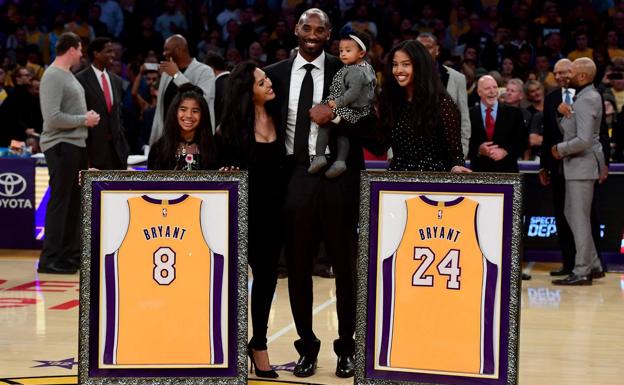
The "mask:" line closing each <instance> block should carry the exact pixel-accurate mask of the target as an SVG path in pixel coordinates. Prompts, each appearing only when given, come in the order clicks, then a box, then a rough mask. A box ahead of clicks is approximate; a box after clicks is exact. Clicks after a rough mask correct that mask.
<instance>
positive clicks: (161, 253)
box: [154, 247, 176, 285]
mask: <svg viewBox="0 0 624 385" xmlns="http://www.w3.org/2000/svg"><path fill="white" fill-rule="evenodd" d="M175 257H176V254H175V251H173V250H171V249H170V248H169V247H159V248H158V250H156V251H155V252H154V281H156V282H157V283H158V284H159V285H169V284H170V283H171V282H173V280H174V279H175V275H176V270H175Z"/></svg>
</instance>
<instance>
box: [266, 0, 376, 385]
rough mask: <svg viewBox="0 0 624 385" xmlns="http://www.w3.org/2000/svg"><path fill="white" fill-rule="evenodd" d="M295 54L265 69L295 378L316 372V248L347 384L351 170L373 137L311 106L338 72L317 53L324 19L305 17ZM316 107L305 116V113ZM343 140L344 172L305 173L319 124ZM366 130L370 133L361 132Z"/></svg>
mask: <svg viewBox="0 0 624 385" xmlns="http://www.w3.org/2000/svg"><path fill="white" fill-rule="evenodd" d="M295 35H296V36H297V38H298V41H299V52H298V54H297V55H296V56H295V57H293V58H290V59H286V60H283V61H281V62H278V63H275V64H273V65H271V66H269V67H267V68H266V69H265V71H266V73H267V75H268V76H269V78H270V79H271V81H272V82H273V89H274V90H275V94H276V99H275V100H274V103H276V104H275V106H276V108H280V109H281V114H282V126H281V127H280V129H281V130H284V131H283V132H282V135H280V136H281V137H283V138H284V140H285V143H284V144H285V146H286V153H287V155H288V156H287V166H286V167H287V175H288V187H287V195H286V202H285V221H286V240H285V254H286V261H287V265H288V292H289V295H290V305H291V309H292V313H293V318H294V320H295V325H296V327H297V334H298V335H299V337H300V339H299V340H297V341H295V348H296V349H297V352H298V353H299V355H300V358H299V361H298V362H297V365H296V367H295V370H294V374H295V376H298V377H308V376H311V375H313V374H314V372H315V370H316V361H317V355H318V352H319V348H320V341H319V340H318V339H317V338H316V335H315V334H314V331H313V330H312V267H313V261H314V257H315V255H316V252H317V250H318V245H319V242H320V241H323V242H324V244H325V248H326V250H327V254H328V256H329V258H330V260H331V262H332V267H333V270H334V273H335V275H336V308H337V309H336V310H337V313H338V336H339V338H338V339H337V340H335V341H334V351H335V353H336V354H337V356H338V362H337V365H336V375H337V376H339V377H351V376H353V372H354V362H353V354H354V350H355V342H354V339H353V334H354V332H355V287H354V285H355V271H354V270H355V255H356V251H357V231H356V230H357V220H358V204H359V172H360V171H359V170H361V169H363V166H364V160H363V155H362V140H363V139H365V138H362V136H363V135H364V133H366V132H372V131H374V130H373V128H372V127H374V121H375V119H374V118H373V117H370V119H369V118H363V119H364V122H362V121H360V122H361V123H359V125H358V127H359V128H358V129H352V128H353V127H352V126H349V125H348V124H347V123H346V122H344V121H339V120H340V118H335V117H334V116H333V113H332V111H331V109H330V108H329V107H327V106H326V105H320V104H319V103H320V102H321V100H323V99H324V98H325V97H326V96H327V95H328V93H329V86H330V84H331V81H332V78H333V76H334V74H335V73H336V72H337V71H338V70H339V69H340V68H341V67H342V63H341V62H340V60H338V58H336V57H334V56H332V55H329V54H326V53H325V52H324V50H323V46H324V45H325V44H326V43H327V41H328V40H329V38H330V35H331V24H330V21H329V18H328V16H327V14H325V12H323V11H321V10H320V9H316V8H312V9H308V10H307V11H305V12H304V13H303V14H302V15H301V17H300V19H299V22H298V23H297V26H296V27H295ZM313 104H314V105H316V106H315V107H314V108H312V109H310V108H311V107H312V105H313ZM332 118H334V120H332V122H333V123H334V124H336V126H337V127H335V128H334V130H335V129H341V130H344V132H345V133H346V134H347V135H348V136H349V141H350V144H351V146H350V153H349V156H348V157H347V164H348V168H347V171H346V172H345V173H344V174H342V175H341V176H340V177H338V178H334V179H328V178H325V176H324V175H325V173H324V172H319V173H316V174H310V173H308V171H307V169H308V167H309V165H310V156H311V155H315V150H316V146H315V143H316V136H317V132H318V125H319V124H326V123H329V122H330V120H331V119H332ZM369 128H370V130H371V131H369ZM329 156H330V162H329V164H331V161H332V159H331V157H333V156H334V154H331V155H329Z"/></svg>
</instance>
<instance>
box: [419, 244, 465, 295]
mask: <svg viewBox="0 0 624 385" xmlns="http://www.w3.org/2000/svg"><path fill="white" fill-rule="evenodd" d="M423 257H424V260H423V262H422V263H421V264H420V266H418V269H416V271H415V272H414V275H412V286H433V279H434V277H433V275H430V274H429V275H426V274H425V273H426V272H427V270H428V269H429V266H431V264H433V262H434V261H435V253H434V252H433V251H432V250H431V249H430V248H428V247H414V259H415V260H417V261H419V260H421V259H423ZM436 268H437V270H438V273H439V274H440V275H446V276H447V277H448V279H447V280H446V288H447V289H454V290H459V288H460V282H459V277H460V276H461V268H460V267H459V250H457V249H451V250H449V252H448V253H446V256H445V257H444V259H442V260H441V261H440V263H438V265H437V266H436Z"/></svg>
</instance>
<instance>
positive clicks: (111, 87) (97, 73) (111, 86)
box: [91, 65, 115, 105]
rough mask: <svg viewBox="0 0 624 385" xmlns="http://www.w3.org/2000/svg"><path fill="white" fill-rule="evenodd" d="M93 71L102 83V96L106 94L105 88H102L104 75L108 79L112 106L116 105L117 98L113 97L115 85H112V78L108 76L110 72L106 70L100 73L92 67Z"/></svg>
mask: <svg viewBox="0 0 624 385" xmlns="http://www.w3.org/2000/svg"><path fill="white" fill-rule="evenodd" d="M91 68H93V71H95V77H96V78H97V81H98V83H100V88H101V89H102V94H104V86H102V74H104V76H105V77H106V81H107V82H108V91H109V92H110V98H111V105H113V104H114V103H115V97H114V96H113V84H112V83H111V79H110V76H108V71H106V69H105V70H104V71H100V70H99V69H97V68H96V67H95V66H94V65H91Z"/></svg>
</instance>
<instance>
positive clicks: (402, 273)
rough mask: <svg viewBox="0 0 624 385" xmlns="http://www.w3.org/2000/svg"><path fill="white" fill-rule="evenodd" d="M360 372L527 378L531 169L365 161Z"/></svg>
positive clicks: (487, 382)
mask: <svg viewBox="0 0 624 385" xmlns="http://www.w3.org/2000/svg"><path fill="white" fill-rule="evenodd" d="M361 193H362V200H361V208H360V254H359V259H358V304H357V309H358V312H357V318H358V322H357V327H358V330H357V342H358V343H357V358H356V362H357V364H358V365H357V368H356V377H355V382H356V384H380V383H386V382H387V383H406V384H407V383H409V384H453V385H464V384H465V385H477V384H478V385H481V384H483V385H512V384H517V381H518V373H517V370H518V326H519V309H520V303H519V293H520V259H521V258H520V257H521V255H520V253H521V249H520V240H521V229H522V226H521V211H522V207H521V204H522V179H521V176H519V175H515V174H478V173H474V174H461V175H456V174H449V173H444V174H443V173H383V174H382V173H364V174H363V177H362V185H361Z"/></svg>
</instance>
